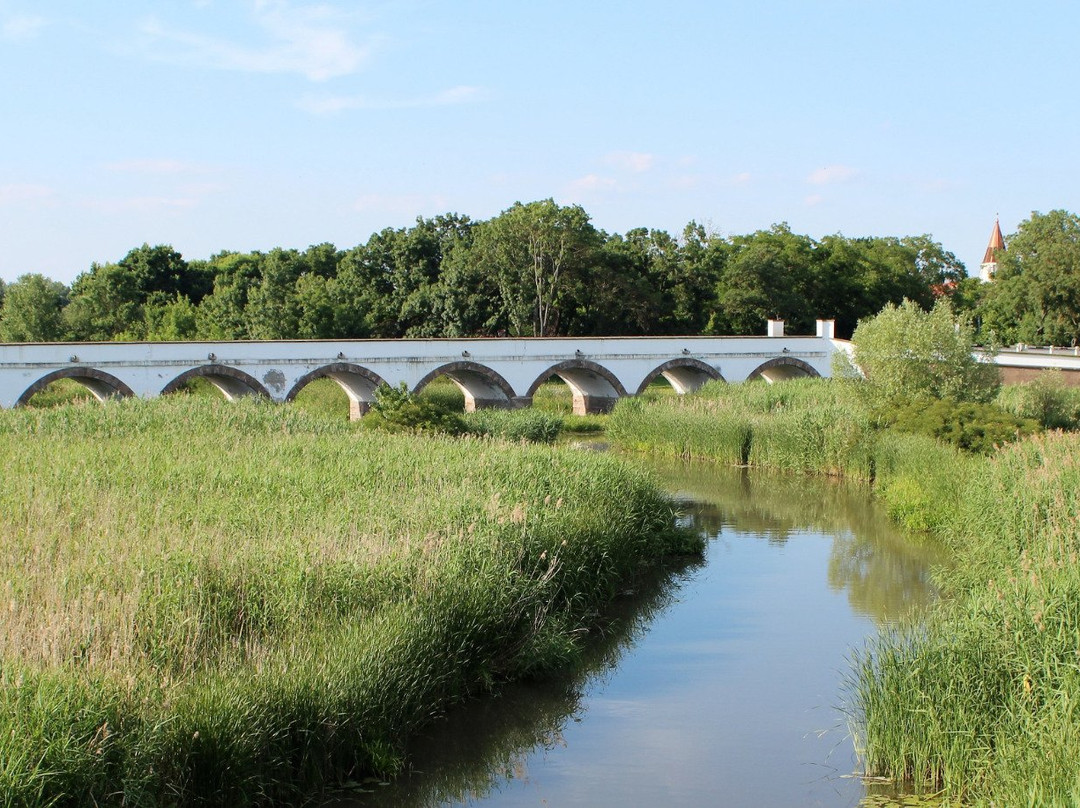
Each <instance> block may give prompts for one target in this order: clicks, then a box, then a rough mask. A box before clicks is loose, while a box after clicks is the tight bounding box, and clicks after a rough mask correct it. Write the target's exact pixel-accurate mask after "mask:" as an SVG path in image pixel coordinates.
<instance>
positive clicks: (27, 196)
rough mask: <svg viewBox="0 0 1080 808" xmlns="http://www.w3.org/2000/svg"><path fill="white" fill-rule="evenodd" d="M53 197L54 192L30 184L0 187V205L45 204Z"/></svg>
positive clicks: (11, 184)
mask: <svg viewBox="0 0 1080 808" xmlns="http://www.w3.org/2000/svg"><path fill="white" fill-rule="evenodd" d="M54 196H55V191H53V189H52V188H50V187H49V186H47V185H34V184H32V183H10V184H8V185H0V205H27V204H31V203H34V202H46V201H48V200H50V199H52V198H53V197H54Z"/></svg>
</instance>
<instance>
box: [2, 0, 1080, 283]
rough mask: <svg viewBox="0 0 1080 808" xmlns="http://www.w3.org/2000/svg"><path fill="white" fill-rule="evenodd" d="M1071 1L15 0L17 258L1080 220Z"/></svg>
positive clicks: (975, 253)
mask: <svg viewBox="0 0 1080 808" xmlns="http://www.w3.org/2000/svg"><path fill="white" fill-rule="evenodd" d="M1078 30H1080V4H1078V3H1075V2H1073V1H1072V0H1070V1H1069V2H1064V1H1062V2H1055V1H1053V0H1048V1H1046V2H1036V3H1034V4H1020V3H1004V2H996V1H995V0H989V1H988V2H981V3H975V2H967V1H966V0H951V1H950V0H934V2H924V0H903V2H901V1H900V0H819V1H816V2H810V1H809V0H808V1H806V2H794V1H792V2H780V1H779V0H759V1H758V2H725V1H723V0H721V1H714V2H697V1H696V0H669V2H666V3H663V4H661V3H655V2H653V3H644V2H637V1H636V0H625V1H624V2H606V1H602V0H596V1H595V2H588V0H577V2H566V1H565V0H548V1H547V2H530V3H523V2H512V1H509V2H508V1H507V0H503V2H493V1H489V0H479V1H477V2H470V1H469V0H458V2H453V3H451V2H445V1H444V2H435V1H434V0H431V1H428V0H403V1H402V2H389V1H387V2H344V1H343V0H342V1H340V2H324V3H309V2H301V0H234V1H233V2H226V1H225V0H161V1H160V2H132V1H131V0H110V2H102V1H99V2H87V1H86V0H81V2H75V0H70V1H68V0H57V2H47V1H46V0H0V122H2V124H0V145H2V147H3V148H0V278H3V279H5V280H8V281H10V280H14V279H15V278H16V277H17V276H18V275H21V274H23V273H26V272H41V273H43V274H46V275H48V276H50V277H53V278H55V279H57V280H62V281H64V282H70V281H71V280H73V279H74V277H75V276H76V275H77V274H78V273H79V272H82V271H85V270H86V269H88V268H89V266H90V264H91V262H94V261H97V262H104V261H116V260H119V259H120V258H122V257H123V256H124V254H125V253H126V252H127V251H128V250H129V249H131V248H132V247H136V246H138V245H140V244H142V243H143V242H148V243H150V244H158V243H168V244H172V245H173V246H174V247H175V248H176V249H178V250H179V251H180V252H182V253H183V254H184V256H185V257H187V258H189V259H193V258H207V257H209V256H210V255H211V254H213V253H215V252H218V251H220V250H223V249H230V250H268V249H270V248H272V247H275V246H282V247H297V248H301V249H302V248H304V247H307V246H308V245H309V244H317V243H321V242H325V241H329V242H333V243H334V244H336V245H337V246H338V247H342V248H345V247H351V246H354V245H355V244H358V243H361V242H364V241H366V240H367V239H368V237H369V236H370V235H371V233H372V232H374V231H376V230H380V229H382V228H383V227H387V226H394V227H399V226H403V225H408V224H411V223H412V222H413V221H414V219H415V217H416V216H417V215H424V216H431V215H435V214H437V213H443V212H447V211H456V212H459V213H464V214H468V215H469V216H472V217H473V218H476V219H484V218H488V217H490V216H494V215H496V214H498V213H499V212H500V211H501V210H504V209H505V208H507V207H509V206H510V205H511V204H513V203H514V202H515V201H519V200H520V201H531V200H535V199H542V198H546V197H549V196H550V197H553V198H554V199H555V200H556V201H558V202H560V203H563V204H568V203H578V204H581V205H582V206H584V207H585V209H586V210H587V211H588V212H589V213H590V214H591V215H592V217H593V221H594V223H595V224H596V225H597V226H598V227H601V228H603V229H605V230H607V231H609V232H625V231H626V230H628V229H630V228H632V227H638V226H648V227H656V228H662V229H667V230H669V231H672V232H678V231H680V230H681V229H682V227H683V226H684V225H685V224H686V223H687V222H688V221H690V220H691V219H693V220H697V221H699V222H702V223H704V224H706V225H707V226H708V227H710V228H711V229H713V230H714V231H716V232H718V233H720V234H724V235H727V234H736V233H745V232H750V231H752V230H756V229H759V228H766V227H768V226H770V225H771V224H772V223H774V222H780V221H787V222H789V223H790V225H791V227H792V228H793V229H794V230H795V231H796V232H802V233H808V234H810V235H812V236H814V237H821V236H823V235H826V234H829V233H837V232H840V233H844V234H845V235H848V236H861V235H907V234H918V233H930V234H932V235H933V236H934V237H935V238H936V239H937V240H939V241H941V242H942V243H943V244H944V246H945V247H946V248H947V249H949V250H952V251H953V252H954V253H956V255H957V256H958V257H959V258H960V259H961V260H962V261H964V262H965V263H966V264H967V266H968V270H969V272H971V273H973V274H974V273H977V271H978V262H979V260H980V258H981V256H982V252H983V249H984V248H985V246H986V242H987V240H988V238H989V235H990V230H991V227H992V226H993V222H994V215H995V214H996V213H1000V216H1001V225H1002V229H1003V230H1004V231H1005V233H1006V234H1008V233H1009V232H1011V231H1012V230H1014V229H1015V228H1016V226H1017V224H1019V222H1020V221H1022V220H1023V219H1024V218H1026V217H1027V216H1028V215H1030V213H1031V211H1033V210H1040V211H1047V210H1051V209H1054V208H1066V209H1068V210H1071V211H1074V212H1075V211H1078V210H1080V198H1078V197H1080V160H1078V159H1077V158H1078V151H1080V150H1078V146H1080V120H1078V117H1080V107H1078V105H1077V104H1076V98H1075V84H1076V79H1077V77H1078V76H1080V55H1078V54H1080V49H1078V48H1077V47H1076V46H1075V37H1076V32H1077V31H1078Z"/></svg>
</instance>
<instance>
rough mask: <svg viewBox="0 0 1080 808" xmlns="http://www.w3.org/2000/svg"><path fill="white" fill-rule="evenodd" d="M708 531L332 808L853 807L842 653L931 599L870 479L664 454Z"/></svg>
mask: <svg viewBox="0 0 1080 808" xmlns="http://www.w3.org/2000/svg"><path fill="white" fill-rule="evenodd" d="M658 471H659V472H660V473H661V474H662V476H663V478H664V479H665V481H666V482H667V485H668V486H669V488H670V489H671V490H672V491H673V492H675V493H676V494H677V495H678V496H679V497H680V499H681V500H683V501H685V503H686V516H685V517H684V518H685V519H686V520H687V521H688V522H689V523H691V524H693V525H694V527H695V528H696V529H698V530H701V531H702V532H703V533H705V534H706V535H707V536H708V537H709V539H710V541H709V546H708V551H707V557H706V562H705V564H703V565H694V566H692V567H688V568H685V569H682V570H679V571H676V572H675V573H673V574H671V575H668V576H666V578H665V579H664V580H661V581H657V582H655V583H653V584H650V585H647V586H644V587H643V588H642V590H641V591H639V592H637V593H634V595H633V596H632V597H630V598H627V599H626V602H625V603H624V604H623V609H624V614H622V615H621V617H620V619H619V621H618V622H617V625H616V627H615V628H614V629H612V630H610V631H609V632H608V633H607V634H606V636H605V637H603V638H602V639H601V640H600V641H599V642H598V644H597V647H596V648H595V651H594V654H593V657H592V658H591V659H590V664H589V666H588V669H587V670H585V671H582V672H580V673H579V674H577V675H576V676H575V678H572V679H570V680H567V681H563V682H558V683H554V684H550V685H545V686H543V687H537V686H527V687H525V686H523V687H517V688H514V689H511V690H509V691H508V692H507V693H505V694H504V695H502V696H500V697H499V698H497V699H490V700H486V701H483V702H480V703H477V704H475V705H470V706H469V707H468V708H466V709H463V710H459V711H456V712H455V713H454V714H452V715H451V716H449V717H448V718H447V719H445V720H443V721H441V722H439V724H438V725H437V726H436V727H434V728H433V729H432V730H431V731H430V732H428V733H427V734H425V736H424V737H423V738H421V739H419V740H418V742H417V744H416V746H415V748H414V749H413V755H414V760H415V766H416V769H417V771H416V772H414V773H412V774H410V775H409V776H406V777H403V778H401V779H400V780H399V781H397V782H395V783H393V784H390V785H381V784H377V783H371V784H366V785H364V790H365V792H370V793H365V792H360V793H358V795H357V798H356V799H355V800H349V801H347V802H344V803H338V805H339V806H346V805H347V806H352V807H353V808H370V807H371V806H388V805H394V806H439V805H469V806H474V805H475V806H490V808H496V806H499V807H502V806H626V805H664V806H700V805H725V806H758V807H761V806H815V805H820V806H853V805H858V803H859V802H860V800H861V799H862V797H863V795H864V786H863V784H862V781H861V780H860V779H859V778H858V777H855V776H853V773H854V772H855V769H856V761H855V757H854V752H853V749H852V745H851V740H850V738H849V737H848V733H847V727H846V724H845V719H844V716H843V714H842V712H841V709H840V708H841V706H842V703H843V700H844V690H843V680H844V677H845V675H846V672H847V656H848V651H849V649H851V648H852V647H855V646H860V645H861V644H862V643H863V641H864V639H865V638H866V637H867V636H869V635H872V634H873V633H874V632H875V630H876V626H879V625H882V624H884V623H887V622H888V621H890V620H893V619H895V618H896V617H897V616H899V615H901V614H903V613H905V612H906V611H908V610H910V609H912V608H918V607H919V606H920V605H922V604H924V603H926V602H927V600H928V599H929V598H931V597H932V591H931V587H930V585H929V583H928V580H927V579H928V573H927V571H928V566H929V564H931V563H934V562H936V561H937V560H938V559H936V558H933V557H931V554H930V551H929V550H927V549H926V548H920V547H918V546H914V545H911V544H910V543H908V542H906V541H905V540H904V538H903V537H902V536H901V535H900V534H899V533H898V532H897V531H896V530H894V529H893V528H892V527H891V526H890V525H889V524H888V523H887V522H886V521H885V519H884V516H883V514H882V513H880V512H879V511H878V510H877V509H875V508H874V507H873V505H872V503H871V502H870V501H869V499H868V497H867V495H866V493H865V492H864V491H862V490H860V489H857V488H850V487H842V486H838V485H833V484H829V483H825V482H822V481H817V480H807V479H802V478H783V477H763V476H752V475H749V474H746V473H741V472H738V471H731V470H726V469H719V470H717V469H700V468H696V469H688V468H686V467H681V466H680V467H661V468H659V469H658Z"/></svg>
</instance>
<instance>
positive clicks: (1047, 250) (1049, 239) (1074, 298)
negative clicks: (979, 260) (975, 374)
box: [978, 210, 1080, 345]
mask: <svg viewBox="0 0 1080 808" xmlns="http://www.w3.org/2000/svg"><path fill="white" fill-rule="evenodd" d="M1005 245H1006V248H1005V250H1004V251H1003V252H1001V253H999V254H998V256H997V262H998V269H997V273H996V274H995V276H994V282H993V283H992V284H990V286H989V288H988V289H987V291H986V294H985V296H984V298H983V300H982V303H981V304H980V306H979V308H978V314H979V316H980V317H981V318H982V327H983V329H984V330H985V331H990V330H992V331H994V332H995V333H996V334H997V335H998V337H999V338H1000V339H1001V340H1002V341H1004V342H1010V343H1011V342H1027V343H1032V344H1036V345H1047V344H1049V345H1075V344H1077V343H1080V217H1078V216H1076V214H1073V213H1069V212H1068V211H1064V210H1052V211H1050V212H1049V213H1045V214H1044V213H1038V212H1035V213H1032V214H1031V217H1030V218H1029V219H1027V220H1025V221H1023V222H1021V223H1020V227H1019V229H1018V230H1017V232H1016V233H1014V234H1013V235H1012V236H1009V237H1008V238H1007V239H1006V240H1005Z"/></svg>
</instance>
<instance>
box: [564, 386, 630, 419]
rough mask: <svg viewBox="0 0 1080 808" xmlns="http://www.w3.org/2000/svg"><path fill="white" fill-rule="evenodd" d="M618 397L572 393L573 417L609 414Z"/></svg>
mask: <svg viewBox="0 0 1080 808" xmlns="http://www.w3.org/2000/svg"><path fill="white" fill-rule="evenodd" d="M618 401H619V397H618V396H602V395H596V394H589V393H580V392H578V391H577V390H575V391H574V415H602V414H603V413H605V412H611V411H612V410H613V409H614V408H615V405H616V404H617V403H618Z"/></svg>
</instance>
